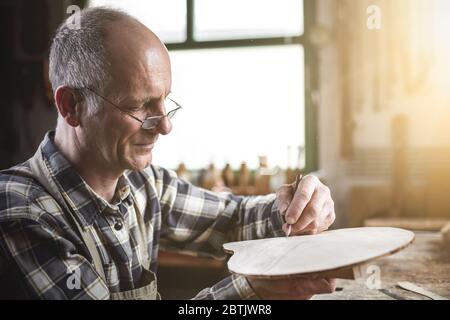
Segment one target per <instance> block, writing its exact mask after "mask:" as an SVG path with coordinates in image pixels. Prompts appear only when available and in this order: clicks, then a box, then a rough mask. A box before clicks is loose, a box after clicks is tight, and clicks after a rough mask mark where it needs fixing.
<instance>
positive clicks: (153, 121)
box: [86, 87, 182, 130]
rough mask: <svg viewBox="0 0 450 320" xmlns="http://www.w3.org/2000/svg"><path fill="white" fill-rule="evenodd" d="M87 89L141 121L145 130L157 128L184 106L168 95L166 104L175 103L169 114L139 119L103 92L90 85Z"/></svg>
mask: <svg viewBox="0 0 450 320" xmlns="http://www.w3.org/2000/svg"><path fill="white" fill-rule="evenodd" d="M86 89H88V90H89V91H91V92H92V93H94V94H95V95H97V96H99V97H100V98H102V99H103V100H105V101H106V102H108V103H110V104H111V105H112V106H114V107H115V108H117V109H118V110H119V111H121V112H123V113H125V114H126V115H128V116H130V117H132V118H133V119H134V120H136V121H139V122H140V123H141V128H142V129H144V130H151V129H154V128H156V127H157V126H158V125H159V123H160V122H161V120H162V119H163V118H165V117H167V119H169V120H171V119H172V118H173V117H174V116H175V114H176V113H177V111H178V110H180V109H181V108H182V106H181V105H180V104H179V103H178V102H176V101H175V100H173V99H172V98H170V97H166V100H165V106H167V105H171V104H173V105H174V109H172V108H171V109H172V110H170V111H169V112H167V114H164V115H160V116H152V117H147V118H145V119H144V120H141V119H139V118H138V117H136V116H134V115H132V114H131V113H130V112H128V111H125V110H123V109H122V108H121V107H119V106H118V105H116V104H114V103H112V102H111V101H109V100H108V99H106V98H105V97H104V96H102V95H101V94H99V93H97V92H95V91H94V90H92V89H91V88H89V87H86Z"/></svg>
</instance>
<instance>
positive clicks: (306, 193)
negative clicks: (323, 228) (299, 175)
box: [286, 176, 317, 224]
mask: <svg viewBox="0 0 450 320" xmlns="http://www.w3.org/2000/svg"><path fill="white" fill-rule="evenodd" d="M316 186H317V178H316V177H314V176H306V177H304V178H303V179H302V180H301V181H300V183H299V185H298V188H297V190H296V192H295V194H294V197H293V198H292V202H291V204H290V205H289V208H288V209H287V212H286V221H287V223H289V224H295V223H296V222H297V220H298V218H299V217H300V215H301V214H302V212H303V210H304V209H305V207H306V205H307V204H308V203H309V201H310V200H311V198H312V196H313V194H314V191H315V190H316Z"/></svg>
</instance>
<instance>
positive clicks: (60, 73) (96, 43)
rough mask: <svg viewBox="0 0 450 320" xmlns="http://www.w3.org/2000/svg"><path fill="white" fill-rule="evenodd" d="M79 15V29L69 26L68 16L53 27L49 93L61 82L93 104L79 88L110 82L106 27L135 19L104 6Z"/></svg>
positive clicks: (96, 87) (95, 102)
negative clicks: (54, 30)
mask: <svg viewBox="0 0 450 320" xmlns="http://www.w3.org/2000/svg"><path fill="white" fill-rule="evenodd" d="M79 14H80V16H79V18H80V20H79V21H80V26H81V28H74V27H73V23H72V19H74V15H72V16H71V17H69V18H68V19H66V20H65V21H64V22H63V23H62V24H61V25H60V26H59V27H58V29H57V30H56V33H55V36H54V37H53V40H52V44H51V47H50V57H49V60H50V61H49V79H50V82H51V85H52V89H53V92H55V91H56V89H57V88H58V87H59V86H61V85H66V86H69V87H72V88H76V89H80V93H81V94H82V95H83V97H84V98H85V99H86V100H87V102H88V103H89V104H91V105H92V106H96V105H98V102H99V100H98V97H97V96H96V95H93V94H91V92H90V91H88V90H83V89H85V88H86V87H89V88H92V89H93V90H99V91H100V92H103V91H104V90H105V88H106V87H107V85H108V84H109V83H110V81H111V78H110V75H109V70H110V61H109V56H108V52H107V49H106V43H105V42H106V41H105V39H106V34H107V30H106V27H107V25H108V24H109V23H111V22H115V21H120V20H124V19H131V20H135V21H137V20H136V19H135V18H133V17H131V16H130V15H128V14H127V13H124V12H122V11H119V10H116V9H110V8H105V7H95V8H88V9H83V10H81V11H80V12H79ZM90 109H91V110H92V108H90Z"/></svg>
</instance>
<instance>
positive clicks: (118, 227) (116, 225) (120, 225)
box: [114, 221, 123, 231]
mask: <svg viewBox="0 0 450 320" xmlns="http://www.w3.org/2000/svg"><path fill="white" fill-rule="evenodd" d="M122 228H123V224H122V222H120V221H116V223H115V224H114V229H116V230H117V231H120V230H122Z"/></svg>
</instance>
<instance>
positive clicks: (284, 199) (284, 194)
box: [277, 185, 293, 215]
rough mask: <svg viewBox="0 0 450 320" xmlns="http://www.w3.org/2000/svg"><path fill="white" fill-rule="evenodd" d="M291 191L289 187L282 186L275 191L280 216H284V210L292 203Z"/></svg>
mask: <svg viewBox="0 0 450 320" xmlns="http://www.w3.org/2000/svg"><path fill="white" fill-rule="evenodd" d="M292 189H293V188H292V186H291V185H284V186H282V187H280V188H279V189H278V191H277V201H278V211H279V212H280V214H281V215H285V214H286V210H287V208H288V207H289V204H290V203H291V201H292V197H293V195H292Z"/></svg>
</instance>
